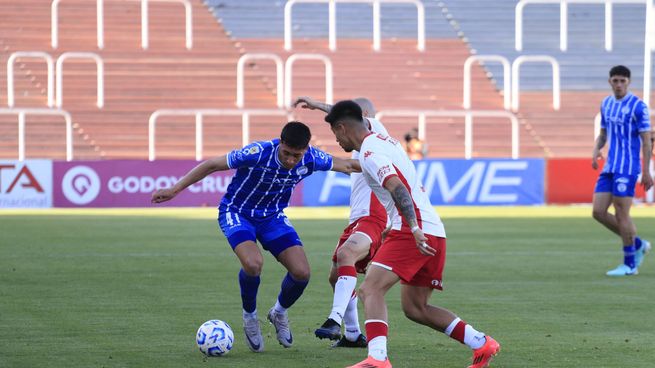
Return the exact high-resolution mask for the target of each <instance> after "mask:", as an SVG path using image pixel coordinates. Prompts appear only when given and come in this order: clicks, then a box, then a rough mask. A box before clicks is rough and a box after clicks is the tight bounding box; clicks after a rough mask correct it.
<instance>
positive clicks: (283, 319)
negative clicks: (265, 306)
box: [268, 308, 293, 348]
mask: <svg viewBox="0 0 655 368" xmlns="http://www.w3.org/2000/svg"><path fill="white" fill-rule="evenodd" d="M268 321H269V322H271V323H272V324H273V326H275V333H276V334H277V341H279V342H280V345H282V346H284V347H285V348H290V347H291V345H293V336H292V335H291V330H290V329H289V317H288V316H287V314H286V313H275V310H274V309H273V308H271V310H269V311H268Z"/></svg>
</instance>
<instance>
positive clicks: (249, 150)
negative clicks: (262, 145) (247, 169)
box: [242, 146, 259, 155]
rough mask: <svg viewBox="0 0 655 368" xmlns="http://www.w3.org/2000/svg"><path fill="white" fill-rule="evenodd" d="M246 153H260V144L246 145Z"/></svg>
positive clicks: (244, 152)
mask: <svg viewBox="0 0 655 368" xmlns="http://www.w3.org/2000/svg"><path fill="white" fill-rule="evenodd" d="M242 152H243V154H244V155H254V154H257V153H259V147H258V146H252V147H250V148H248V147H246V148H244V149H243V150H242Z"/></svg>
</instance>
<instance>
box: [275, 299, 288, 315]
mask: <svg viewBox="0 0 655 368" xmlns="http://www.w3.org/2000/svg"><path fill="white" fill-rule="evenodd" d="M273 311H274V312H275V313H277V314H286V313H287V309H286V308H284V307H283V306H281V305H280V301H279V300H276V301H275V306H274V307H273Z"/></svg>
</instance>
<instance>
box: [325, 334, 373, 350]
mask: <svg viewBox="0 0 655 368" xmlns="http://www.w3.org/2000/svg"><path fill="white" fill-rule="evenodd" d="M366 346H368V343H367V342H366V336H364V335H362V334H359V336H357V340H355V341H350V340H348V339H346V337H345V336H344V337H342V338H341V340H339V341H337V342H335V343H334V344H332V347H333V348H365V347H366Z"/></svg>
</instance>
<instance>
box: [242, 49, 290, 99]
mask: <svg viewBox="0 0 655 368" xmlns="http://www.w3.org/2000/svg"><path fill="white" fill-rule="evenodd" d="M248 60H273V62H275V72H276V80H277V84H276V88H277V107H279V108H282V107H284V86H283V84H284V67H283V64H284V62H283V61H282V59H281V58H280V57H279V56H277V55H275V54H243V55H242V56H241V57H240V58H239V62H238V63H237V107H238V108H243V105H244V89H245V86H244V67H245V64H246V61H248Z"/></svg>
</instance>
